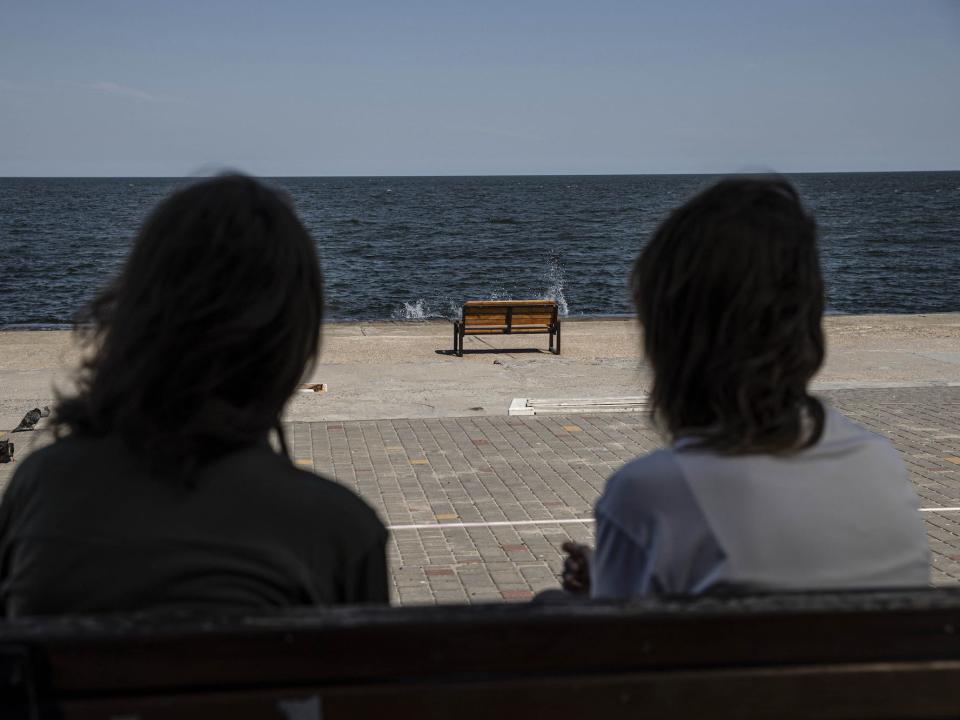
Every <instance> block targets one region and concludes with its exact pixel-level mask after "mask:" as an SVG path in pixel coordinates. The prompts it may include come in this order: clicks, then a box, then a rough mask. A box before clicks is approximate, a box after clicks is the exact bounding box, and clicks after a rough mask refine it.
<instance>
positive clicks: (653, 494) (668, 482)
mask: <svg viewBox="0 0 960 720" xmlns="http://www.w3.org/2000/svg"><path fill="white" fill-rule="evenodd" d="M684 489H685V484H684V479H683V471H682V469H681V467H680V465H679V464H678V463H677V460H676V451H674V450H671V449H661V450H655V451H653V452H651V453H648V454H647V455H643V456H641V457H638V458H636V459H634V460H631V461H630V462H628V463H626V464H625V465H623V466H622V467H621V468H620V469H619V470H617V471H616V472H615V473H613V475H611V476H610V478H609V479H608V480H607V485H606V488H605V489H604V492H603V496H602V497H601V500H600V503H599V505H602V506H609V507H618V508H631V507H633V508H641V507H648V508H649V507H653V506H661V505H664V504H669V503H670V502H672V501H673V500H674V498H675V497H676V496H677V495H678V494H679V493H682V492H683V490H684Z"/></svg>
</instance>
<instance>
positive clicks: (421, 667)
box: [0, 589, 960, 720]
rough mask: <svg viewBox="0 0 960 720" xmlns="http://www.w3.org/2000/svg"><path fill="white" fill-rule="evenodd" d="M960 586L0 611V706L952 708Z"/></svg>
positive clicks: (501, 710)
mask: <svg viewBox="0 0 960 720" xmlns="http://www.w3.org/2000/svg"><path fill="white" fill-rule="evenodd" d="M958 634H960V590H957V589H936V590H905V591H886V592H856V591H852V592H843V593H809V594H808V593H797V594H785V595H769V596H753V597H749V596H748V597H729V598H700V599H674V600H643V601H636V602H632V603H611V602H596V603H593V602H591V603H584V604H576V605H555V606H551V605H536V604H530V603H526V604H512V605H506V604H500V605H487V606H473V607H468V606H439V607H409V608H374V607H347V608H331V609H298V610H288V611H272V612H270V611H264V612H259V613H249V614H241V613H237V612H234V613H221V614H211V613H206V614H200V615H191V614H185V613H179V614H165V615H142V614H139V615H114V616H104V617H75V618H69V617H67V618H27V619H22V620H12V621H5V622H2V623H0V717H2V718H4V720H21V719H22V720H27V718H30V719H31V720H33V719H40V720H42V719H43V718H54V717H57V718H62V720H94V719H101V718H103V719H106V718H121V717H122V718H134V717H135V718H139V720H168V719H169V720H173V719H174V718H176V719H177V720H180V719H181V718H186V719H187V720H190V719H191V718H220V717H224V718H234V717H235V718H245V719H246V718H249V719H251V720H256V719H257V718H281V719H282V718H305V719H307V720H320V719H321V718H322V719H323V720H338V719H339V718H376V719H377V720H382V719H383V718H391V717H398V718H399V717H417V718H445V719H449V718H454V717H455V718H458V720H459V719H463V720H471V719H472V718H489V717H501V718H504V719H506V718H520V717H549V718H551V720H565V719H566V718H594V717H596V718H605V719H607V718H610V719H616V718H636V717H709V718H734V717H736V718H768V717H775V718H801V717H803V718H827V717H831V718H837V717H843V718H876V717H884V718H904V719H906V718H921V717H923V718H933V717H938V718H939V717H956V716H958V715H960V639H958Z"/></svg>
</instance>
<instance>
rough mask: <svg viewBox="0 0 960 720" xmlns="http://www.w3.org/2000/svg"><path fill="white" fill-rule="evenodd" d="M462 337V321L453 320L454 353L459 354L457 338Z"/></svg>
mask: <svg viewBox="0 0 960 720" xmlns="http://www.w3.org/2000/svg"><path fill="white" fill-rule="evenodd" d="M459 337H460V321H459V320H454V321H453V354H454V355H456V354H457V340H458V339H459Z"/></svg>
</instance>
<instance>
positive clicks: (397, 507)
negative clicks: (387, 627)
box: [0, 386, 960, 604]
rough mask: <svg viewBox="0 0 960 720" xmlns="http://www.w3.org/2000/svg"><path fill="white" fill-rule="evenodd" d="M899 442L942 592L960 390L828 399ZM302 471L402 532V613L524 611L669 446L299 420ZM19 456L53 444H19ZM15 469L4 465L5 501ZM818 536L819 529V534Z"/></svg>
mask: <svg viewBox="0 0 960 720" xmlns="http://www.w3.org/2000/svg"><path fill="white" fill-rule="evenodd" d="M821 395H822V396H823V397H826V398H827V399H828V400H829V401H830V402H831V403H832V404H833V405H834V407H836V408H837V409H839V410H840V411H841V412H843V413H844V414H846V415H847V416H849V417H851V418H853V419H854V420H856V421H857V422H859V423H861V424H863V425H865V426H867V427H869V428H871V429H872V430H874V431H876V432H878V433H880V434H882V435H885V436H887V437H888V438H890V439H891V440H892V441H893V443H894V445H896V447H897V449H898V450H899V451H900V453H901V455H902V457H903V459H904V461H905V462H906V464H907V467H908V468H909V471H910V475H911V477H912V479H913V482H914V483H915V485H916V487H917V490H918V492H919V494H920V497H921V507H922V508H923V509H924V513H923V514H924V519H925V520H926V523H927V530H928V532H929V538H930V545H931V548H932V549H933V573H932V577H933V581H934V582H935V583H936V584H951V583H957V582H960V387H957V386H954V387H949V386H943V387H889V388H869V389H867V388H859V389H847V390H830V391H824V392H821ZM287 427H288V432H289V436H290V438H291V440H292V452H293V455H294V459H295V462H297V463H298V464H299V465H300V466H301V467H309V468H313V469H314V470H316V471H317V472H320V473H323V474H325V475H327V476H328V477H332V478H335V479H336V480H338V481H339V482H341V483H343V484H345V485H347V486H349V487H351V488H353V489H354V490H356V491H357V492H358V493H360V494H361V495H362V496H363V497H364V498H366V500H367V501H368V502H369V503H371V504H372V505H373V506H374V507H375V508H376V509H377V511H378V512H379V513H380V516H381V517H382V518H383V520H384V521H385V522H386V523H387V524H388V525H389V526H391V536H392V539H391V542H390V549H389V552H390V563H391V569H392V574H393V591H394V593H393V597H394V602H397V603H401V604H411V603H435V602H490V601H501V600H509V601H522V600H527V599H529V598H530V597H532V595H533V594H534V593H535V592H537V591H539V590H543V589H546V588H552V587H557V586H558V580H557V575H558V573H559V571H560V567H561V563H562V558H561V554H560V546H561V544H562V543H563V541H564V540H566V539H568V538H570V539H573V540H577V541H581V542H589V543H592V541H593V525H592V522H591V520H592V507H593V503H594V501H595V500H596V498H597V496H598V494H599V493H600V491H601V490H602V488H603V485H604V482H605V480H606V478H607V476H608V475H609V474H610V473H611V472H612V471H613V470H615V469H616V468H618V467H619V466H620V465H621V464H623V463H624V462H626V461H628V460H630V459H631V458H634V457H636V456H637V455H639V454H641V453H644V452H647V451H649V450H652V449H654V448H656V447H659V446H660V445H661V441H660V438H659V437H658V435H657V434H656V432H654V431H653V429H652V428H651V427H650V425H649V423H648V422H647V420H646V418H645V417H644V416H643V415H641V414H635V413H608V414H597V415H591V416H568V417H564V416H557V415H541V416H536V417H510V416H506V415H499V416H489V415H488V416H474V417H448V418H409V419H402V420H356V421H330V422H292V423H289V424H288V426H287ZM13 438H14V439H15V440H16V442H17V457H18V458H19V459H21V460H22V459H24V458H26V456H27V455H28V454H29V452H30V451H31V448H32V447H34V446H39V445H42V444H44V443H45V442H48V441H49V434H48V433H46V432H35V433H18V434H16V435H14V436H13ZM15 467H16V464H6V465H0V490H2V488H3V487H4V486H5V485H6V483H7V481H8V480H9V478H10V476H11V474H12V472H13V470H14V469H15ZM811 531H812V532H815V529H813V528H812V529H811Z"/></svg>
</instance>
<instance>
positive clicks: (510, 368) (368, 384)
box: [0, 313, 960, 430]
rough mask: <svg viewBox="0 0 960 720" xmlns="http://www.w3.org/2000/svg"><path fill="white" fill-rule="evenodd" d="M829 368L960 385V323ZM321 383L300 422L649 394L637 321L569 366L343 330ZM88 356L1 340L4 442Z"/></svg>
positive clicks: (865, 330) (862, 343)
mask: <svg viewBox="0 0 960 720" xmlns="http://www.w3.org/2000/svg"><path fill="white" fill-rule="evenodd" d="M824 326H825V329H826V333H827V344H828V351H827V362H826V365H825V366H824V368H823V370H822V371H821V372H820V374H819V375H818V376H817V378H816V382H815V387H819V388H824V389H825V388H839V387H885V386H896V385H904V384H906V385H921V386H923V385H947V384H949V383H957V382H960V313H946V314H939V315H862V316H854V315H838V316H831V317H828V318H826V320H825V322H824ZM323 337H324V340H323V347H322V349H321V354H320V358H319V363H318V365H317V369H316V371H315V372H314V374H313V377H312V378H311V381H312V382H323V383H326V384H327V385H328V387H329V391H328V392H326V393H322V394H317V395H312V394H311V395H305V394H298V395H297V396H296V397H295V398H294V400H293V401H292V402H291V403H290V406H289V408H288V410H287V419H289V420H291V421H315V420H361V419H380V418H423V417H459V416H465V417H477V416H483V415H506V413H507V408H508V407H509V406H510V402H511V400H512V399H513V398H516V397H541V398H571V397H574V398H576V397H594V398H602V397H622V396H632V395H642V394H644V393H645V392H646V391H647V390H648V388H649V383H650V374H649V370H648V368H647V367H646V366H645V365H644V363H643V362H642V360H641V358H640V343H641V337H640V332H639V328H638V326H637V323H636V321H635V320H633V319H630V318H623V319H613V320H565V321H564V325H563V355H560V356H556V355H551V354H549V353H547V351H546V348H547V337H546V336H541V335H530V336H525V337H523V336H520V337H517V336H484V337H468V338H466V342H465V344H464V349H465V351H466V354H465V356H464V357H463V358H457V357H453V356H451V355H450V354H449V350H450V349H451V348H452V346H453V333H452V325H451V324H450V323H449V322H445V321H430V322H424V323H411V322H370V323H366V322H365V323H334V324H330V325H327V326H326V327H325V328H324V336H323ZM79 358H80V352H79V351H78V349H77V348H76V347H75V346H74V345H73V344H72V343H71V339H70V334H69V333H67V332H17V331H14V332H0V430H4V429H9V428H12V427H14V426H15V425H16V423H17V422H18V421H19V420H20V418H21V417H23V414H24V413H25V412H26V411H27V410H29V409H30V408H32V407H36V406H41V407H42V406H43V405H45V404H50V403H51V402H52V400H53V391H52V388H53V386H55V385H56V386H60V387H69V385H70V382H69V380H70V377H71V374H72V372H73V368H74V367H75V366H76V364H77V362H78V360H79Z"/></svg>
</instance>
